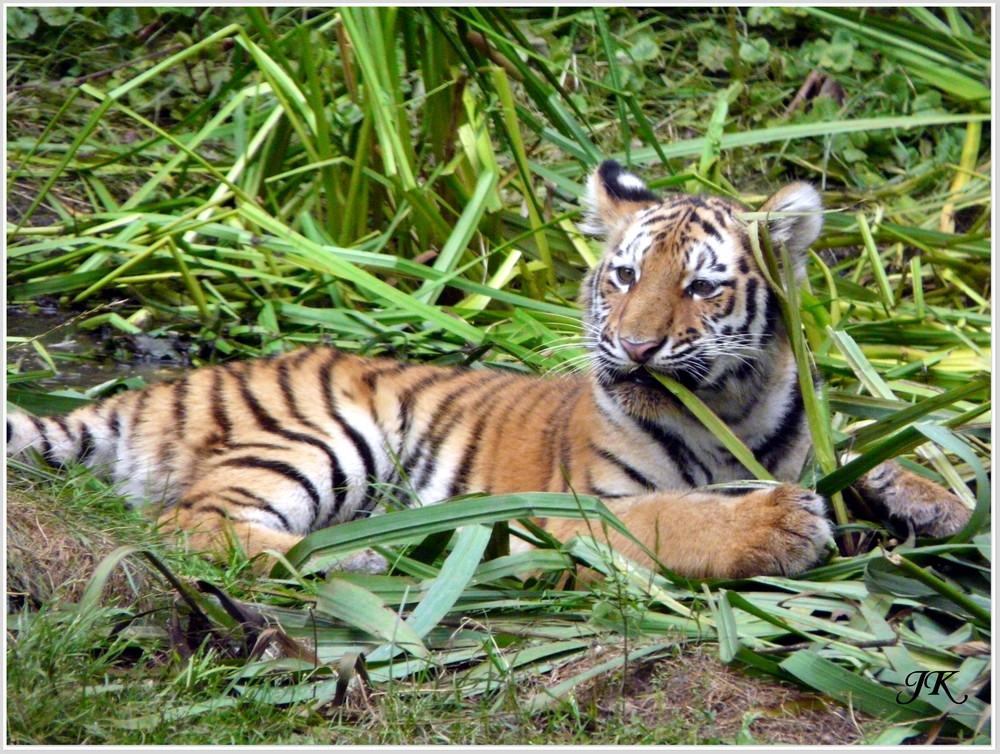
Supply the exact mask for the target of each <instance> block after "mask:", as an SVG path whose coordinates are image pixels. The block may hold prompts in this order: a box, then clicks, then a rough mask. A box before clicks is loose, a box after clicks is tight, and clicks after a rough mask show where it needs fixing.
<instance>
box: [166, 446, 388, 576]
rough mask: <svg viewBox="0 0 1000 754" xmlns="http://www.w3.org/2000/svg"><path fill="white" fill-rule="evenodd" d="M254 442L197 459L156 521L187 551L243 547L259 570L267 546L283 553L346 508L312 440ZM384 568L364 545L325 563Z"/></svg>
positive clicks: (268, 562)
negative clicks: (188, 479) (193, 473)
mask: <svg viewBox="0 0 1000 754" xmlns="http://www.w3.org/2000/svg"><path fill="white" fill-rule="evenodd" d="M251 439H252V438H251ZM256 446H259V447H261V446H263V443H256ZM253 447H255V443H254V442H250V441H248V442H245V443H243V444H242V445H241V446H239V447H235V448H232V449H220V450H218V451H216V452H215V453H214V454H212V456H211V457H210V458H208V459H205V460H203V461H202V464H201V468H200V470H199V473H198V475H197V477H196V478H195V481H194V482H193V483H192V484H191V485H190V487H188V489H186V490H185V491H184V493H183V494H182V495H181V498H180V501H179V502H178V504H177V505H176V506H173V507H172V508H171V509H169V510H167V511H166V512H165V513H163V515H161V516H160V518H159V522H160V524H161V526H162V527H163V528H164V529H165V530H167V531H168V532H171V533H174V534H175V535H183V538H184V539H186V543H187V546H188V547H189V548H190V549H192V550H195V551H198V552H201V553H204V554H206V555H208V556H210V557H212V558H214V559H216V560H220V561H225V560H227V559H228V558H229V556H230V555H231V554H233V553H234V552H239V551H242V553H243V554H244V555H245V556H246V557H248V558H250V559H252V560H253V561H254V563H255V565H256V566H257V568H258V569H259V570H260V571H262V572H263V571H266V570H269V569H270V567H271V566H272V565H273V564H274V558H273V557H272V556H271V553H279V554H283V553H285V552H287V551H288V550H290V549H291V548H292V547H294V546H295V545H296V544H298V543H299V542H301V541H302V539H303V538H304V537H305V535H306V534H309V533H311V532H312V531H315V530H317V529H319V528H323V527H324V526H325V525H328V524H329V523H335V522H337V521H339V520H341V519H342V518H344V517H349V514H350V511H349V510H348V509H345V508H344V507H343V506H344V501H345V499H346V494H345V489H343V488H335V487H334V485H333V480H334V479H335V478H336V477H334V476H333V475H332V474H331V473H330V457H329V455H328V454H326V453H325V452H322V451H320V450H318V449H317V448H316V447H315V446H313V445H305V444H289V445H287V446H281V445H278V444H273V443H272V444H269V445H267V446H266V450H267V453H266V455H264V456H258V455H255V454H253V453H252V449H253ZM386 567H387V563H386V561H385V559H384V558H382V557H381V556H380V555H378V554H376V553H374V552H372V551H370V550H365V551H362V552H360V553H357V554H356V555H352V556H349V557H348V558H345V559H343V560H341V561H338V562H335V563H333V564H332V565H330V564H328V565H327V568H326V569H329V568H334V569H338V570H356V571H357V570H360V571H367V572H374V573H379V572H384V571H385V570H386ZM326 569H324V570H326Z"/></svg>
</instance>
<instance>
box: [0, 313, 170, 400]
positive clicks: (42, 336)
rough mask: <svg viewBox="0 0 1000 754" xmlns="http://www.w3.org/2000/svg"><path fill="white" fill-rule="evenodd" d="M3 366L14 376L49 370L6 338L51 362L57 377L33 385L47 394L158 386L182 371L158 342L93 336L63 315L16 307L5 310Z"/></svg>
mask: <svg viewBox="0 0 1000 754" xmlns="http://www.w3.org/2000/svg"><path fill="white" fill-rule="evenodd" d="M5 333H6V335H7V343H6V359H7V364H8V365H10V364H16V365H17V370H16V371H17V372H19V373H24V372H33V371H41V370H48V369H50V367H49V365H48V364H46V362H45V360H44V359H42V357H41V356H39V355H38V353H37V351H36V350H35V348H34V346H33V345H32V344H31V343H27V342H26V343H20V342H15V341H12V340H11V338H30V339H32V340H37V341H38V342H39V343H41V344H42V345H43V346H44V347H45V350H46V351H47V352H48V353H49V354H50V356H51V357H52V360H53V361H54V362H55V365H56V368H57V369H58V372H57V373H56V374H55V375H54V376H52V377H47V378H43V379H40V380H38V381H37V382H36V383H35V385H37V386H39V387H42V388H44V389H47V390H56V389H59V388H75V389H77V390H80V391H84V390H87V389H88V388H91V387H93V386H95V385H100V384H102V383H104V382H107V381H108V380H114V379H121V378H125V377H134V376H142V377H143V378H144V379H145V380H146V381H147V382H159V381H162V380H165V379H169V378H170V377H173V376H175V375H177V374H178V373H179V372H181V371H183V370H184V369H186V368H187V365H186V363H184V360H183V358H182V357H179V356H178V354H176V353H175V352H174V351H172V350H171V349H170V348H169V346H168V345H167V341H163V342H162V343H163V346H162V347H161V346H159V345H158V344H159V343H161V341H157V340H153V339H149V338H145V336H138V338H132V337H131V336H127V335H124V334H118V333H108V332H101V333H94V332H91V331H89V330H84V329H81V328H78V327H76V324H75V323H74V322H73V320H72V316H71V315H68V314H66V313H65V312H58V311H54V310H45V309H43V310H42V311H35V312H29V311H28V310H27V309H25V308H21V307H8V309H7V311H6V322H5Z"/></svg>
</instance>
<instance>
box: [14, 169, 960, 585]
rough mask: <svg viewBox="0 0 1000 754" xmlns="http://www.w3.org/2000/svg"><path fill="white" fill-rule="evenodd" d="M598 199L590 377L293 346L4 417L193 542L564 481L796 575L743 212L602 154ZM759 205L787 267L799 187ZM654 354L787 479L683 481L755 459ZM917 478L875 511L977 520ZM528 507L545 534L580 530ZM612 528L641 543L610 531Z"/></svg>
mask: <svg viewBox="0 0 1000 754" xmlns="http://www.w3.org/2000/svg"><path fill="white" fill-rule="evenodd" d="M589 203H590V207H591V214H590V217H589V220H588V224H589V227H590V228H591V229H593V230H596V231H598V232H601V233H604V234H605V235H606V236H607V239H608V247H607V252H606V254H605V256H604V258H603V259H602V260H601V262H600V264H599V265H598V266H597V267H596V268H595V269H594V270H593V271H592V272H591V273H590V275H589V276H588V278H587V279H586V280H585V281H584V283H583V285H582V294H581V303H582V306H583V310H584V326H585V336H586V341H587V343H588V346H589V348H590V350H591V352H592V358H593V368H592V369H591V370H590V372H589V373H587V374H578V375H572V376H562V377H531V376H521V375H516V374H511V373H507V372H501V371H492V370H486V369H455V368H442V367H435V366H427V365H406V364H402V363H399V362H397V361H393V360H389V359H381V358H363V357H358V356H354V355H350V354H347V353H343V352H340V351H336V350H333V349H330V348H312V349H304V350H299V351H294V352H291V353H287V354H284V355H281V356H278V357H275V358H271V359H262V360H257V361H246V362H236V363H230V364H226V365H222V366H212V367H205V368H202V369H197V370H194V371H192V372H190V373H188V374H186V375H185V376H183V377H181V378H180V379H177V380H175V381H173V382H169V383H163V384H155V385H152V386H150V387H147V388H145V389H143V390H138V391H133V392H126V393H122V394H119V395H116V396H113V397H110V398H107V399H106V400H104V401H102V402H100V403H98V404H96V405H94V406H90V407H86V408H83V409H80V410H78V411H75V412H73V413H71V414H69V415H67V416H64V417H55V418H35V417H32V416H29V415H28V414H25V413H22V412H13V413H11V414H10V416H9V417H8V425H7V426H8V430H7V433H8V453H9V454H11V453H18V452H21V451H22V450H23V449H25V448H27V447H33V448H35V449H36V450H38V451H39V452H40V453H41V455H42V457H43V458H44V459H46V460H47V461H48V462H49V463H52V464H61V463H65V462H67V461H79V462H83V463H86V464H88V465H90V466H93V467H95V468H98V469H104V470H105V471H106V472H107V473H108V475H109V476H110V477H111V478H112V479H114V480H117V481H119V482H120V483H121V485H122V490H123V492H124V493H125V494H126V495H127V496H128V497H129V498H130V499H131V500H133V501H135V502H136V503H137V504H143V503H146V502H149V503H152V504H153V505H154V506H157V507H158V509H160V510H161V511H162V513H161V518H162V520H163V521H164V522H165V523H166V524H167V525H168V526H170V527H176V528H179V529H181V530H184V531H185V532H186V533H187V534H188V536H189V537H190V541H191V543H192V544H193V546H195V547H197V548H200V549H206V550H210V549H218V548H219V547H220V543H221V541H222V540H223V539H224V538H225V537H226V535H227V533H228V534H229V535H235V536H236V538H237V539H238V540H239V541H240V542H241V544H242V545H243V547H244V548H245V549H246V551H247V552H248V554H250V555H257V554H259V553H262V552H265V551H267V550H276V551H284V550H287V549H288V548H290V547H291V546H292V545H294V544H295V543H296V542H298V541H299V540H300V539H301V538H302V537H303V536H304V535H306V534H308V533H310V532H312V531H315V530H317V529H320V528H323V527H326V526H330V525H333V524H337V523H340V522H343V521H347V520H351V519H353V518H357V517H359V516H366V515H371V514H373V513H377V512H379V511H380V510H382V509H383V508H385V507H392V506H412V505H419V504H429V503H434V502H438V501H440V500H444V499H447V498H450V497H454V496H456V495H461V494H466V493H470V492H481V493H487V494H496V493H508V492H523V491H569V490H574V491H576V492H578V493H583V494H590V495H598V496H600V497H601V498H602V499H604V500H605V502H606V503H607V504H608V505H609V506H610V507H611V508H612V510H613V511H615V512H616V514H617V515H618V516H619V517H620V518H621V519H622V520H623V522H624V523H625V524H626V525H627V526H628V527H629V528H630V530H631V531H632V532H633V533H634V534H635V535H636V536H637V537H639V538H640V539H641V540H642V541H643V542H644V543H645V544H646V545H647V546H648V547H650V548H651V549H652V550H654V551H655V552H656V553H657V554H658V556H659V559H660V560H661V561H662V562H663V564H665V565H666V566H667V567H669V568H672V569H674V570H676V571H678V572H681V573H683V574H686V575H689V576H732V577H736V576H748V575H754V574H787V573H798V572H801V571H803V570H805V569H807V568H808V567H810V566H811V565H813V564H815V563H816V562H817V561H818V560H819V559H821V557H822V556H823V553H824V548H825V544H826V542H827V541H828V540H829V536H830V527H829V524H828V522H827V520H826V518H825V517H824V504H823V501H822V499H821V498H820V497H819V496H817V495H816V494H815V493H813V492H811V491H809V490H805V489H802V488H799V487H796V486H794V484H793V483H794V482H795V481H796V480H797V479H798V475H799V473H800V471H801V468H802V464H803V462H804V459H805V455H806V453H807V451H808V433H807V431H806V426H805V418H804V412H803V409H802V399H801V396H800V394H799V392H798V384H797V379H796V372H795V364H794V360H793V358H792V354H791V349H790V346H789V344H788V341H787V337H786V335H785V333H784V330H783V325H782V323H781V318H780V317H779V316H778V315H777V306H776V300H775V298H774V294H773V293H772V292H771V290H770V288H769V287H768V285H767V283H766V281H765V280H764V278H763V276H762V275H761V273H760V271H759V270H758V268H757V265H756V264H755V263H754V261H753V257H752V255H751V254H750V251H749V243H748V239H747V228H746V224H745V223H744V221H743V220H742V218H741V212H742V211H743V208H742V207H740V206H739V205H736V204H734V203H732V202H729V201H727V200H723V199H718V198H713V197H687V196H676V197H668V198H666V199H660V198H658V197H656V196H655V195H653V194H652V192H650V191H649V189H647V188H646V187H645V185H644V184H643V183H642V182H641V181H640V180H639V179H638V178H636V177H635V176H632V175H630V174H628V173H626V172H624V171H623V170H622V169H621V168H620V167H619V166H618V165H617V164H615V163H611V162H606V163H603V164H602V165H601V167H600V168H599V169H598V171H596V172H595V174H594V176H593V177H592V178H591V181H590V184H589ZM764 209H765V210H767V211H771V212H775V213H798V214H794V215H784V214H779V215H778V216H777V218H776V219H774V220H773V221H772V222H770V224H769V226H768V227H769V231H770V236H771V239H772V242H774V243H781V244H785V245H786V246H787V247H788V249H789V252H790V254H791V255H792V258H793V259H794V260H795V261H794V264H796V268H797V273H798V274H801V271H802V267H804V259H805V253H806V250H807V248H808V246H809V244H811V243H812V241H813V240H815V238H816V236H817V235H818V233H819V230H820V223H821V219H820V215H819V214H818V212H819V209H820V205H819V197H818V195H817V194H816V192H815V191H814V190H813V189H812V188H811V187H809V186H807V185H805V184H792V185H791V186H789V187H786V189H784V190H782V191H781V192H779V193H778V194H776V195H775V197H773V198H772V199H771V200H769V202H768V203H767V204H766V205H765V207H764ZM647 369H649V370H652V371H659V372H662V373H664V374H669V375H671V376H673V377H674V378H676V379H678V380H680V381H681V382H682V383H684V384H686V385H687V386H688V387H690V388H691V389H693V390H695V391H696V392H697V393H698V394H699V395H700V396H701V397H702V399H703V400H704V401H705V402H706V403H708V405H709V406H710V407H712V408H713V409H714V410H715V411H716V412H717V413H718V414H719V415H720V416H721V417H722V418H723V419H725V420H726V421H727V422H728V423H729V424H730V426H731V427H732V429H733V430H734V432H735V433H736V434H737V435H738V436H740V437H741V439H742V440H743V441H744V442H745V443H746V444H747V445H748V446H749V447H750V448H751V449H752V450H754V452H755V453H756V455H757V457H758V459H759V460H760V461H761V462H762V463H764V464H765V465H766V466H767V467H768V468H769V469H770V470H771V471H772V472H773V473H774V474H775V475H776V476H777V477H778V478H779V479H782V480H784V481H785V482H787V483H786V484H783V485H781V486H779V487H775V488H770V489H764V490H757V491H752V492H748V493H743V494H738V495H726V494H721V493H718V492H705V491H692V490H693V489H694V488H696V487H700V486H703V485H706V484H711V483H717V482H724V481H732V480H738V479H743V478H747V477H748V476H749V474H748V472H747V471H746V470H745V469H744V468H743V467H742V465H740V464H739V463H738V462H736V461H735V459H733V458H732V457H731V456H730V455H729V454H728V453H727V452H726V451H725V450H723V448H722V447H721V446H720V445H719V444H718V442H717V441H716V440H715V439H714V437H712V435H711V434H710V433H709V432H708V431H707V430H705V429H704V428H703V427H702V426H701V425H700V424H699V423H698V422H697V420H695V419H694V418H693V417H692V416H691V415H690V414H689V413H688V412H687V411H686V410H685V409H683V408H682V407H681V406H680V404H678V403H677V402H676V401H675V399H674V398H672V397H671V395H670V394H669V393H668V392H666V391H665V390H664V389H663V388H662V387H660V386H659V384H658V383H656V382H655V381H653V380H652V379H651V378H650V377H649V375H648V374H647V373H646V370H647ZM886 468H890V467H886ZM876 472H878V474H876ZM887 474H888V476H887ZM900 474H901V475H902V476H900ZM870 476H871V479H873V480H874V482H876V483H877V484H876V483H873V484H872V485H870V486H871V487H873V488H875V487H878V485H879V484H881V482H880V481H879V480H882V481H884V480H885V479H886V478H889V477H891V479H890V483H889V487H888V492H887V491H886V489H887V488H886V487H885V485H882V486H881V487H879V488H878V489H874V494H875V496H876V497H879V496H880V499H882V500H890V501H891V500H892V499H893V496H894V494H895V493H896V492H898V490H899V489H901V487H900V485H904V486H905V485H906V484H911V485H912V484H916V485H918V486H919V485H929V484H930V483H925V481H924V480H923V479H922V478H920V477H916V475H913V474H910V473H909V472H905V471H902V470H901V469H899V468H898V467H896V466H891V473H890V472H887V471H886V470H885V469H881V470H879V469H876V471H875V472H872V475H870ZM900 479H902V480H903V481H902V482H899V480H900ZM914 479H915V480H916V481H914ZM920 489H921V490H922V491H925V492H928V500H927V503H926V505H924V504H921V505H920V506H918V507H919V509H920V510H919V512H918V513H919V515H918V514H916V513H913V512H912V511H909V510H906V511H903V507H905V506H902V507H901V505H899V504H896V505H895V507H892V505H890V510H889V511H888V513H889V514H890V515H895V516H899V515H904V514H905V517H906V518H907V520H910V521H922V522H923V523H921V524H920V525H921V526H923V527H924V529H925V530H927V531H930V532H932V533H935V534H941V533H948V532H952V531H956V530H957V529H958V528H960V527H961V526H962V525H963V524H964V522H965V521H966V520H967V519H968V510H967V509H966V508H965V507H964V506H963V505H962V504H961V502H960V501H958V499H957V498H955V497H954V496H953V495H951V493H949V492H947V491H945V490H943V489H941V488H940V487H937V486H936V485H930V487H926V486H922V487H920ZM895 496H896V497H900V496H899V495H898V494H896V495H895ZM903 497H907V498H909V497H911V496H905V495H904V496H903ZM907 505H909V503H907ZM911 507H912V506H911ZM901 511H902V513H901ZM928 522H929V523H928ZM543 523H544V525H545V526H546V527H547V528H548V529H549V530H551V531H552V532H553V533H554V534H555V535H556V536H557V537H559V538H566V537H569V536H570V535H572V534H573V533H576V532H580V531H586V529H587V527H586V524H585V523H582V522H579V521H574V520H568V519H567V520H561V519H560V520H557V519H551V520H548V521H545V522H543ZM614 544H615V545H616V546H619V547H620V548H621V549H622V551H623V552H624V553H625V554H628V555H631V556H633V557H636V558H637V559H640V560H643V559H645V556H644V555H643V554H642V553H641V552H639V551H638V550H636V548H634V547H633V546H632V545H631V544H630V543H628V542H626V541H624V540H622V539H620V538H619V539H615V540H614Z"/></svg>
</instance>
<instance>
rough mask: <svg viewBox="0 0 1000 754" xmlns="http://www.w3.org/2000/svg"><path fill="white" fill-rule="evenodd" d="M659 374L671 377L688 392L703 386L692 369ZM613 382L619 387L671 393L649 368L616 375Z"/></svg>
mask: <svg viewBox="0 0 1000 754" xmlns="http://www.w3.org/2000/svg"><path fill="white" fill-rule="evenodd" d="M657 371H658V373H659V374H662V375H664V376H665V377H670V378H672V379H674V380H676V381H677V382H679V383H680V384H681V385H683V386H684V387H686V388H687V389H688V390H695V389H697V387H698V386H699V385H700V384H701V379H700V378H699V377H698V375H697V374H696V373H695V372H694V371H693V370H691V369H688V368H684V367H680V368H678V369H672V370H669V371H668V370H665V369H664V370H657ZM613 381H614V382H615V383H616V384H618V385H628V386H632V385H634V386H636V387H639V388H642V389H643V390H648V391H653V392H660V393H668V394H670V391H669V390H668V389H667V387H666V386H665V385H664V384H663V383H662V382H660V381H659V380H658V379H656V377H655V376H654V375H653V374H652V373H651V371H650V370H649V368H648V367H639V368H637V369H633V370H632V371H631V372H619V373H616V374H615V375H614V379H613Z"/></svg>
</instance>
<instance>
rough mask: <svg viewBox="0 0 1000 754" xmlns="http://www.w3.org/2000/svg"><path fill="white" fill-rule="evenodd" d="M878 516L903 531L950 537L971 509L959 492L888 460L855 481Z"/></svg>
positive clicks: (963, 525) (963, 522)
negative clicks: (954, 491)
mask: <svg viewBox="0 0 1000 754" xmlns="http://www.w3.org/2000/svg"><path fill="white" fill-rule="evenodd" d="M855 486H856V487H857V490H858V492H860V493H861V495H862V497H864V499H865V502H867V503H869V504H870V505H872V506H873V508H874V512H875V513H876V515H877V517H878V518H881V519H882V520H883V521H885V522H886V523H889V524H896V525H898V526H899V528H900V529H902V530H903V533H907V530H908V529H912V530H913V533H914V534H916V535H918V536H926V537H950V536H952V535H953V534H957V533H958V532H959V531H961V530H962V529H963V528H964V527H965V525H966V524H967V523H968V522H969V518H971V516H972V510H971V509H970V508H969V507H968V506H967V505H965V503H963V502H962V501H961V500H960V499H959V498H958V496H957V495H955V494H954V493H952V492H951V491H950V490H946V489H945V488H944V487H942V486H941V485H939V484H936V483H935V482H932V481H931V480H929V479H926V478H925V477H922V476H920V475H919V474H915V473H914V472H912V471H908V470H907V469H904V468H903V467H902V466H900V465H899V464H898V463H895V462H893V461H886V462H885V463H882V464H879V465H878V466H876V467H875V468H874V469H872V470H871V471H869V472H868V473H866V474H865V475H864V476H862V477H861V478H860V479H858V480H857V482H855Z"/></svg>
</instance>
